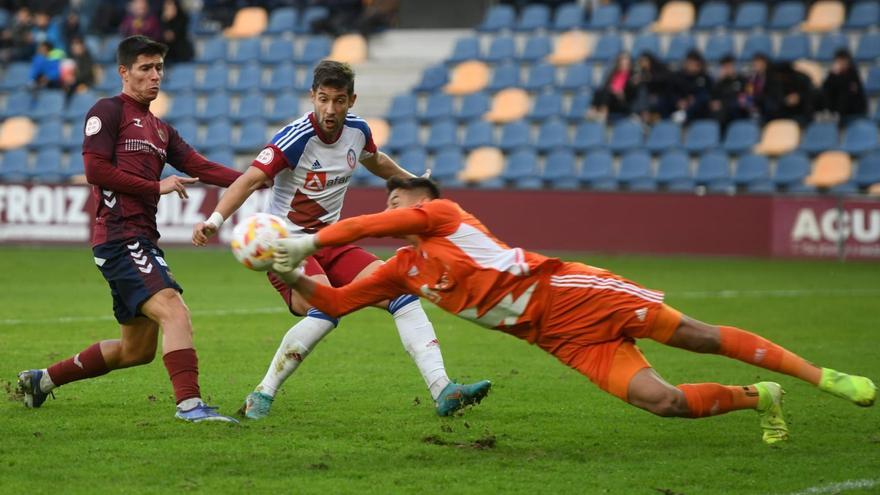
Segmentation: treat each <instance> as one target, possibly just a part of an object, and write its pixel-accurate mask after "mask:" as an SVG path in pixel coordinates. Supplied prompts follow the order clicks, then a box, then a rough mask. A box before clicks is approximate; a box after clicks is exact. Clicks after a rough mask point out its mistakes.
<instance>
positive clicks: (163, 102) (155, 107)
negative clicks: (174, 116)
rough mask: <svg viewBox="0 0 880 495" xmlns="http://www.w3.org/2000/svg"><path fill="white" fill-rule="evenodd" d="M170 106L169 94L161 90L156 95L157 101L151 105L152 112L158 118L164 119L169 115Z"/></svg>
mask: <svg viewBox="0 0 880 495" xmlns="http://www.w3.org/2000/svg"><path fill="white" fill-rule="evenodd" d="M170 104H171V98H170V97H169V96H168V93H166V92H164V91H161V90H160V91H159V93H158V94H157V95H156V99H155V100H153V101H152V102H151V103H150V112H152V113H153V115H155V116H156V117H159V118H160V119H164V118H165V115H166V114H167V113H168V107H169V106H170Z"/></svg>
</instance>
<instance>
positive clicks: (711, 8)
mask: <svg viewBox="0 0 880 495" xmlns="http://www.w3.org/2000/svg"><path fill="white" fill-rule="evenodd" d="M729 19H730V5H729V4H728V2H706V3H704V4H703V6H702V7H700V12H699V14H697V22H695V23H694V28H695V29H698V30H700V31H708V30H712V29H717V28H721V27H726V26H727V23H728V21H729Z"/></svg>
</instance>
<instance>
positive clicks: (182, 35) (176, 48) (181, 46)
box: [161, 0, 194, 62]
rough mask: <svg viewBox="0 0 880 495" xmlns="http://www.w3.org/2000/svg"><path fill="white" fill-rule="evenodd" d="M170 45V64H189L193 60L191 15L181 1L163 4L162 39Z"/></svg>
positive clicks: (174, 0) (169, 0) (170, 0)
mask: <svg viewBox="0 0 880 495" xmlns="http://www.w3.org/2000/svg"><path fill="white" fill-rule="evenodd" d="M161 41H162V42H163V43H165V44H166V45H168V55H167V56H166V57H165V59H166V60H168V61H170V62H188V61H190V60H192V58H193V55H194V53H193V45H192V41H190V39H189V14H187V13H186V10H184V8H183V6H181V5H180V1H179V0H165V1H164V2H162V39H161Z"/></svg>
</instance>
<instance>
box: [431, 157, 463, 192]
mask: <svg viewBox="0 0 880 495" xmlns="http://www.w3.org/2000/svg"><path fill="white" fill-rule="evenodd" d="M463 168H464V157H462V155H461V151H459V150H458V149H454V150H445V151H441V152H440V153H437V155H435V156H434V164H433V166H432V167H431V178H432V179H435V180H437V181H438V182H440V183H441V184H443V185H445V186H449V185H454V184H455V183H457V182H458V173H459V172H461V170H462V169H463Z"/></svg>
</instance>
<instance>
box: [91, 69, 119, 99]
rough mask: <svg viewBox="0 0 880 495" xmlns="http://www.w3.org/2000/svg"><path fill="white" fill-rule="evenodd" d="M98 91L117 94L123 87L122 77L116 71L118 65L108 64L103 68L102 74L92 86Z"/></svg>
mask: <svg viewBox="0 0 880 495" xmlns="http://www.w3.org/2000/svg"><path fill="white" fill-rule="evenodd" d="M92 89H94V90H95V91H96V92H98V93H108V94H115V93H119V91H120V90H121V89H122V79H120V78H119V73H118V72H117V71H116V65H113V64H108V65H105V66H104V67H102V68H101V76H100V77H99V78H98V81H97V82H96V84H95V86H94V87H93V88H92Z"/></svg>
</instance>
